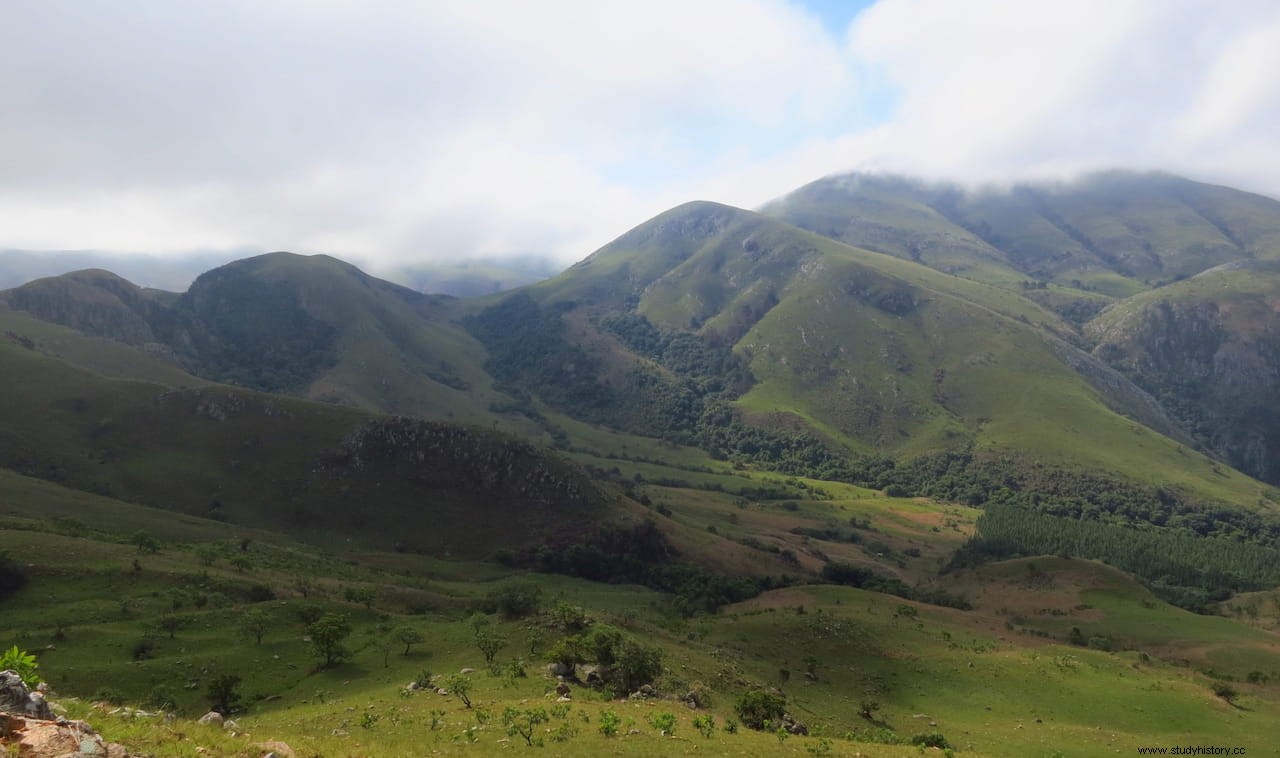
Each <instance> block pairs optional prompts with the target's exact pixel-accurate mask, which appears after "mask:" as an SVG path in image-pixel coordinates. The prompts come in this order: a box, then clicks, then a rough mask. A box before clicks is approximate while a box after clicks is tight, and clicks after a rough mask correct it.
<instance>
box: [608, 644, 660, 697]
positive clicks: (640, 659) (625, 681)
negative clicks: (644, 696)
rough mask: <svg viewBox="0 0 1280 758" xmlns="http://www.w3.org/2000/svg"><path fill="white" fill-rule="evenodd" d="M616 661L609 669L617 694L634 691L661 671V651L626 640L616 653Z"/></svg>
mask: <svg viewBox="0 0 1280 758" xmlns="http://www.w3.org/2000/svg"><path fill="white" fill-rule="evenodd" d="M616 657H617V662H616V663H615V664H614V665H613V667H612V669H610V677H609V680H610V683H611V684H612V685H613V691H614V692H615V693H616V694H618V695H625V694H626V693H628V692H634V691H635V690H637V689H639V688H640V687H642V686H644V685H646V684H653V681H654V680H655V679H657V678H658V675H659V674H661V673H662V651H661V650H659V649H658V648H656V647H651V646H649V645H643V644H641V643H639V642H636V641H635V640H626V641H624V642H623V643H622V645H621V647H620V648H619V650H618V651H617V653H616Z"/></svg>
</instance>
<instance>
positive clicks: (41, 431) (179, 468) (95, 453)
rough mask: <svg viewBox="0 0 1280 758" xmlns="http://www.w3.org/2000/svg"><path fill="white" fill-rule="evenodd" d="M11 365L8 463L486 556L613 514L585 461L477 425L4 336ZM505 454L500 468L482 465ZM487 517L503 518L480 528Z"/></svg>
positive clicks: (246, 516)
mask: <svg viewBox="0 0 1280 758" xmlns="http://www.w3.org/2000/svg"><path fill="white" fill-rule="evenodd" d="M0 365H3V366H4V369H5V373H6V375H7V376H9V377H11V379H10V385H9V390H10V391H9V392H6V393H5V394H4V396H3V398H0V415H3V417H4V418H5V419H6V424H5V426H4V428H3V430H0V456H3V461H4V463H5V465H7V466H8V467H11V468H14V469H17V470H20V471H23V472H25V473H28V474H32V475H35V476H39V477H40V478H44V479H48V480H52V481H58V482H64V483H67V484H69V485H71V486H73V487H76V488H78V489H82V490H89V491H95V492H100V493H104V494H113V495H115V496H117V497H122V498H126V499H129V500H132V501H135V502H139V503H144V504H148V505H155V506H160V507H163V508H167V509H172V510H176V511H182V512H185V513H189V514H194V515H213V516H217V517H219V518H225V519H228V520H231V521H234V522H236V523H240V524H246V525H255V526H271V527H275V528H285V529H289V530H295V531H299V532H303V533H309V534H313V535H315V536H316V538H322V537H324V535H326V534H328V535H334V534H346V535H347V536H348V537H357V538H359V539H364V540H370V541H372V542H374V543H375V544H383V545H390V544H391V543H393V542H400V543H403V544H405V545H407V546H408V548H409V549H422V550H427V551H429V552H437V553H438V552H441V551H455V552H463V553H472V554H479V555H487V554H488V553H490V552H492V551H493V550H494V549H496V548H497V547H498V546H500V545H502V544H508V543H510V542H514V544H525V543H527V542H528V541H530V540H536V539H538V535H546V534H549V533H552V532H554V531H556V530H558V529H562V528H564V527H563V525H561V524H559V523H558V520H559V519H565V520H567V521H569V522H570V523H572V524H574V525H575V527H574V528H588V527H589V526H590V524H592V523H595V522H596V521H597V520H599V519H601V518H607V517H608V514H609V513H610V512H611V509H610V506H609V505H608V504H607V503H606V502H605V501H604V500H603V499H602V497H603V496H601V495H598V494H591V493H592V492H594V491H595V490H594V487H593V485H590V484H589V483H588V482H587V481H586V480H585V478H583V477H582V475H581V473H580V472H578V471H577V470H576V469H574V468H573V467H571V466H568V465H567V464H564V463H563V462H559V461H558V460H557V459H555V458H550V457H547V456H546V455H545V454H543V453H541V452H539V451H538V450H537V449H535V448H533V447H532V446H530V445H527V444H526V443H521V442H516V441H514V440H511V439H509V438H505V437H501V436H498V435H494V434H491V433H488V432H482V431H480V430H476V429H469V428H464V427H447V426H431V425H419V426H414V425H408V426H405V427H404V429H402V430H397V429H396V428H394V426H395V425H394V424H393V425H391V426H386V425H378V424H376V423H375V422H376V421H377V417H375V416H372V415H370V414H367V413H364V412H361V411H356V410H352V409H344V408H338V407H334V406H328V405H323V404H317V403H308V402H304V401H299V400H291V399H288V398H281V397H277V396H269V395H261V394H258V393H251V392H246V391H241V390H234V389H230V388H225V387H205V388H199V389H187V390H170V389H167V388H164V387H161V386H158V385H154V384H148V383H141V382H134V381H122V380H111V379H105V378H102V377H95V376H94V375H91V374H88V373H86V372H84V371H82V370H79V369H76V368H73V367H71V366H69V365H68V364H66V363H64V362H62V361H59V360H57V359H54V358H52V357H49V356H46V355H43V354H41V353H39V352H37V351H36V350H33V349H28V348H25V347H23V346H21V345H16V344H13V343H11V342H3V343H0ZM411 429H412V430H417V431H409V430H411ZM357 433H359V434H361V435H363V436H358V435H357ZM406 435H408V436H406ZM412 435H420V436H419V437H414V436H412ZM357 440H362V442H360V445H359V446H355V441H357ZM415 440H418V441H415ZM445 440H447V441H445ZM437 443H439V444H437ZM384 448H385V449H384ZM412 456H421V457H420V458H416V459H415V460H418V461H420V462H419V463H417V464H411V463H410V462H409V460H408V458H407V457H412ZM402 459H403V460H402ZM423 464H425V465H423ZM491 464H492V465H501V466H502V467H503V472H502V474H501V475H498V476H494V475H493V474H492V473H486V474H484V475H483V476H481V475H480V474H479V473H477V472H476V471H475V470H474V469H475V468H476V467H480V468H484V467H485V466H488V465H491ZM562 486H563V487H568V488H569V489H559V488H561V487H562ZM548 487H550V488H549V489H548ZM553 490H555V491H554V492H553ZM572 493H578V494H572ZM551 516H556V518H551ZM476 518H492V519H493V520H494V522H495V523H494V526H493V528H492V529H491V530H490V531H489V532H487V533H486V534H478V533H476V532H475V530H474V529H472V528H471V526H470V525H471V524H473V523H474V520H475V519H476ZM327 538H331V537H327Z"/></svg>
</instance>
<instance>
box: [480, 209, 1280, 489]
mask: <svg viewBox="0 0 1280 758" xmlns="http://www.w3.org/2000/svg"><path fill="white" fill-rule="evenodd" d="M471 328H472V331H473V332H474V333H476V334H477V336H478V337H479V338H480V339H481V340H482V341H483V342H485V344H486V346H487V348H488V350H489V354H490V371H492V372H494V373H495V374H496V375H497V376H499V377H500V378H501V379H503V380H504V381H509V382H514V383H517V384H520V385H521V386H522V387H523V388H524V389H525V390H527V391H529V392H531V393H533V394H535V395H539V396H541V397H543V398H544V399H546V400H547V401H548V402H549V403H551V404H552V405H553V406H556V407H557V408H558V409H559V410H562V411H563V412H565V413H569V414H571V415H578V416H579V417H581V418H584V419H586V420H590V421H593V422H597V423H606V424H610V425H613V426H616V427H619V428H624V429H630V430H633V431H639V432H641V433H646V434H651V435H659V436H661V435H666V436H669V437H671V438H673V439H677V440H680V441H684V442H694V443H695V444H697V443H699V441H701V443H702V444H704V445H705V444H706V442H707V439H708V438H709V437H714V436H716V433H714V432H712V431H710V429H709V427H708V425H709V424H710V425H712V426H714V424H712V419H716V418H718V419H719V422H717V423H720V424H721V425H722V426H725V427H726V428H727V427H728V426H732V425H733V424H734V423H736V422H734V421H730V420H729V419H730V417H736V419H737V420H738V422H741V423H743V424H745V425H747V426H748V427H751V428H761V427H763V428H765V429H775V430H778V429H781V430H787V431H790V432H802V433H805V434H808V435H810V436H811V437H813V438H817V439H821V440H824V441H825V442H826V443H827V444H830V445H833V446H834V449H836V450H840V451H843V452H842V453H840V454H841V455H846V456H847V455H849V454H860V455H867V454H880V455H884V454H888V455H891V456H894V457H897V458H899V459H910V458H912V457H915V456H920V455H924V454H928V453H936V452H938V451H944V450H952V451H960V450H963V451H969V452H972V453H975V454H979V455H981V456H984V457H987V458H999V457H1007V456H1011V455H1012V456H1018V457H1023V458H1027V459H1030V460H1035V461H1039V462H1043V463H1049V464H1054V465H1061V466H1069V467H1077V468H1085V469H1088V470H1093V471H1099V472H1109V473H1113V474H1120V475H1122V476H1125V477H1128V478H1132V479H1136V480H1139V481H1156V480H1160V481H1162V482H1165V483H1177V485H1178V486H1182V487H1186V488H1189V489H1191V490H1194V491H1198V492H1200V493H1201V494H1203V495H1207V496H1212V497H1221V498H1224V499H1231V500H1235V499H1238V498H1239V497H1240V496H1241V495H1244V494H1245V493H1253V495H1246V497H1252V498H1253V499H1255V500H1256V493H1257V487H1256V486H1255V485H1250V484H1248V483H1247V480H1245V479H1243V478H1235V477H1230V476H1228V477H1227V481H1226V482H1223V481H1222V477H1219V476H1217V475H1215V474H1214V473H1213V469H1214V468H1215V467H1216V465H1217V464H1215V463H1214V462H1213V461H1211V460H1209V459H1207V458H1205V457H1203V456H1202V455H1199V454H1197V453H1195V452H1194V451H1193V450H1191V449H1190V448H1189V447H1188V446H1189V445H1193V444H1194V443H1192V442H1191V437H1190V435H1189V434H1188V433H1187V432H1186V431H1185V430H1184V429H1183V428H1182V427H1181V426H1180V424H1179V423H1178V422H1177V421H1175V420H1174V419H1172V418H1171V417H1170V416H1169V415H1168V414H1167V413H1165V412H1164V410H1163V409H1162V408H1161V407H1160V406H1159V405H1158V403H1156V402H1154V401H1153V400H1152V398H1150V396H1149V395H1147V393H1145V392H1143V391H1142V390H1140V389H1139V388H1137V387H1135V386H1133V385H1132V383H1131V382H1129V381H1128V380H1126V379H1125V378H1124V377H1123V376H1121V375H1120V374H1119V373H1118V372H1116V371H1115V370H1112V369H1110V368H1108V367H1107V366H1106V365H1105V364H1103V363H1102V362H1101V361H1100V360H1098V359H1097V358H1096V357H1094V356H1091V355H1089V354H1088V353H1087V352H1086V351H1085V350H1083V349H1081V347H1080V346H1081V345H1084V344H1086V343H1084V342H1083V341H1082V340H1081V339H1079V337H1078V335H1076V334H1075V332H1074V330H1073V328H1072V327H1071V326H1070V325H1069V324H1067V323H1066V322H1064V321H1063V320H1062V319H1061V318H1059V317H1058V316H1056V315H1055V314H1053V313H1052V312H1050V311H1048V310H1046V309H1044V308H1042V307H1040V306H1038V305H1037V304H1035V303H1034V302H1031V301H1029V300H1027V299H1026V298H1024V297H1022V296H1021V295H1020V294H1018V293H1016V292H1011V291H1008V290H1004V289H1001V288H997V287H992V286H989V285H985V284H980V283H977V282H973V281H970V280H966V279H962V278H958V277H954V276H948V275H946V274H943V273H940V272H937V271H935V270H932V269H930V268H928V267H926V266H923V265H920V264H917V263H915V262H912V261H905V260H902V259H899V258H896V257H893V256H889V255H885V254H880V253H874V252H870V251H867V250H863V249H858V248H854V247H851V246H848V245H844V244H841V243H838V242H835V241H833V240H830V239H827V238H824V237H821V236H818V235H816V234H812V233H808V232H805V231H803V230H800V229H798V228H796V227H793V226H789V225H787V224H784V223H781V222H779V221H777V220H774V219H771V218H769V217H767V216H763V215H760V214H756V213H752V212H749V211H743V210H738V209H734V208H729V207H727V206H720V205H715V204H709V203H695V204H690V205H686V206H681V207H680V208H677V209H675V210H672V211H669V212H668V213H665V214H663V215H661V216H659V217H657V218H656V219H654V220H652V221H650V222H647V223H645V224H642V225H641V226H639V227H637V228H636V229H634V230H632V231H630V232H628V233H627V234H625V235H623V236H622V237H620V238H619V239H618V240H616V241H615V242H613V243H611V244H609V245H607V246H606V247H604V248H603V249H601V250H600V251H598V252H597V253H595V254H593V255H592V256H590V257H589V258H587V259H586V260H585V261H583V262H582V263H579V264H577V265H576V266H574V267H572V268H570V269H569V270H568V271H566V272H565V273H564V274H562V275H561V276H559V277H557V278H555V279H552V280H550V281H548V282H545V283H542V284H539V285H535V286H533V287H531V288H528V289H527V290H524V291H522V292H521V293H520V294H518V295H515V296H512V297H511V298H509V299H508V300H506V301H503V302H502V303H499V304H497V305H494V306H490V307H489V308H488V310H486V311H483V312H482V313H481V314H480V315H479V316H478V317H476V320H475V321H473V322H471ZM548 356H554V358H552V359H547V358H548ZM712 379H718V380H720V381H719V382H718V383H717V382H714V381H711V380H712ZM726 380H727V381H726ZM717 409H722V410H717ZM726 414H727V415H726ZM1153 428H1154V429H1157V430H1159V431H1160V432H1161V433H1160V434H1149V431H1150V430H1151V429H1153ZM735 433H736V432H735ZM751 444H752V445H754V444H756V443H754V442H752V443H751ZM748 447H750V445H748ZM720 452H721V453H722V454H725V455H729V456H734V455H746V456H748V457H750V456H752V455H755V453H752V452H751V451H749V450H747V449H745V448H742V449H739V448H735V447H734V446H733V445H725V446H722V449H721V451H720ZM756 457H757V458H760V456H758V455H757V456H756ZM760 460H762V461H763V460H764V459H763V458H760ZM797 470H798V469H797Z"/></svg>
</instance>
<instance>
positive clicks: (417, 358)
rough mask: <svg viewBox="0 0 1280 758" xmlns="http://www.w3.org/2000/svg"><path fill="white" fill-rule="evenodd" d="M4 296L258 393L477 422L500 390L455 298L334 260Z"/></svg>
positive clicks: (68, 282) (292, 259)
mask: <svg viewBox="0 0 1280 758" xmlns="http://www.w3.org/2000/svg"><path fill="white" fill-rule="evenodd" d="M0 300H3V301H4V302H7V303H8V304H9V305H10V307H12V308H15V309H20V310H24V311H26V312H28V313H31V314H32V315H35V316H37V317H39V318H41V319H45V320H48V321H51V322H53V323H59V324H63V325H65V326H70V327H72V328H75V329H79V330H81V331H83V332H85V333H87V334H91V335H94V336H99V337H105V338H108V339H114V340H118V341H121V342H125V343H127V344H130V345H133V346H135V347H138V348H140V349H142V350H145V351H148V352H150V353H153V354H164V355H169V356H171V358H172V360H173V361H174V363H175V364H176V365H178V366H180V367H182V368H183V369H185V370H187V371H189V372H191V373H193V374H196V375H199V376H201V377H204V378H206V379H210V380H213V381H219V382H230V383H233V384H237V385H240V386H244V387H249V388H252V389H258V390H264V391H277V392H287V393H289V394H293V395H297V396H300V397H306V398H311V399H316V400H322V401H325V402H330V403H336V404H340V405H350V406H355V407H361V408H367V409H370V410H377V411H382V412H386V413H409V414H414V415H418V416H428V417H433V418H442V419H456V420H460V421H473V422H489V421H492V420H494V418H493V416H492V414H490V413H489V411H488V407H489V405H491V404H493V403H496V402H500V400H501V398H500V396H498V395H497V394H495V393H494V392H493V390H492V389H491V388H490V387H489V380H488V378H487V377H486V376H485V374H484V372H483V370H482V369H481V368H480V367H479V363H478V360H479V356H480V354H481V352H482V351H481V350H480V349H479V346H478V345H476V344H475V342H474V340H472V339H471V338H470V337H469V336H468V335H467V334H466V332H465V331H463V330H462V329H461V328H459V327H458V326H457V325H456V324H453V323H452V322H451V318H452V313H453V309H454V308H455V307H456V304H455V302H454V300H453V299H452V298H449V297H447V296H440V295H435V296H433V295H423V294H421V293H419V292H416V291H414V290H411V289H408V288H406V287H401V286H399V285H395V284H392V283H390V282H386V281H383V280H381V279H377V278H374V277H371V276H369V275H367V274H365V273H364V272H362V271H360V270H359V269H357V268H355V267H354V266H351V265H350V264H347V263H343V262H341V261H338V260H337V259H334V258H330V257H328V256H299V255H293V254H290V253H272V254H267V255H263V256H257V257H254V258H248V259H245V260H242V261H236V262H234V263H230V264H227V265H225V266H221V267H219V268H216V269H213V270H211V271H208V272H206V273H204V274H201V275H200V276H199V277H197V279H196V280H195V282H193V283H192V285H191V287H190V289H188V290H187V291H186V292H184V293H181V294H178V293H169V292H161V291H158V290H148V289H142V288H139V287H137V286H135V285H133V284H131V283H129V282H127V281H125V280H123V279H121V278H120V277H117V276H115V275H113V274H110V273H108V272H103V271H96V270H91V271H80V272H73V273H70V274H65V275H63V276H58V277H51V278H47V279H40V280H36V281H34V282H30V283H28V284H25V285H23V286H21V287H18V288H15V289H12V290H8V291H5V292H2V293H0ZM501 421H502V423H504V424H515V425H516V426H515V427H514V430H515V431H524V432H530V433H536V428H534V427H529V426H528V425H527V424H526V425H525V426H524V427H521V426H519V423H518V422H513V421H507V420H505V419H503V420H501Z"/></svg>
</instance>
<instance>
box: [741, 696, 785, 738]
mask: <svg viewBox="0 0 1280 758" xmlns="http://www.w3.org/2000/svg"><path fill="white" fill-rule="evenodd" d="M734 710H735V711H736V712H737V714H738V718H740V719H742V723H743V724H746V725H747V726H748V727H750V728H752V729H759V730H763V729H766V728H768V727H769V726H771V725H773V724H777V723H778V722H780V721H781V720H782V716H783V715H784V714H785V713H786V710H787V699H786V698H785V697H783V696H782V695H778V694H774V693H772V692H769V691H767V690H761V689H754V690H750V691H748V692H746V693H745V694H743V696H742V697H741V698H739V699H738V703H737V704H736V705H735V706H734Z"/></svg>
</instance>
